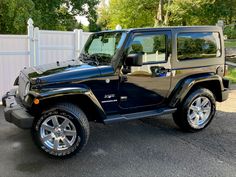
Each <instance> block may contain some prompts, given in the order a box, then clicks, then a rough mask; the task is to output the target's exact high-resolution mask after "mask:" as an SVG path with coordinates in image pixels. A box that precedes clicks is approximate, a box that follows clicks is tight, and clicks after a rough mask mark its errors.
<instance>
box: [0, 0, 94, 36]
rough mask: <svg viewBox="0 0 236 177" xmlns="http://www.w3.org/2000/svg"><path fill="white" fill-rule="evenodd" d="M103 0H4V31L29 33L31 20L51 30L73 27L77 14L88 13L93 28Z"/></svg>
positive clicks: (0, 13) (0, 18)
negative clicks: (28, 21) (28, 23)
mask: <svg viewBox="0 0 236 177" xmlns="http://www.w3.org/2000/svg"><path fill="white" fill-rule="evenodd" d="M98 3H99V0H89V1H87V0H79V1H78V0H0V33H1V34H7V33H11V34H22V33H26V28H27V20H28V18H32V19H33V21H34V24H35V26H38V27H39V28H41V29H49V30H73V29H74V28H76V27H77V26H78V25H79V24H78V22H77V20H76V18H75V16H76V15H85V16H87V17H88V20H89V22H90V27H89V28H90V29H94V28H97V27H96V20H97V13H96V5H97V4H98Z"/></svg>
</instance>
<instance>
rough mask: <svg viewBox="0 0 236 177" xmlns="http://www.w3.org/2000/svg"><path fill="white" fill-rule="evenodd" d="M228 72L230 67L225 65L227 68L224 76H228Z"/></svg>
mask: <svg viewBox="0 0 236 177" xmlns="http://www.w3.org/2000/svg"><path fill="white" fill-rule="evenodd" d="M228 71H229V67H228V65H225V67H224V76H227V75H228Z"/></svg>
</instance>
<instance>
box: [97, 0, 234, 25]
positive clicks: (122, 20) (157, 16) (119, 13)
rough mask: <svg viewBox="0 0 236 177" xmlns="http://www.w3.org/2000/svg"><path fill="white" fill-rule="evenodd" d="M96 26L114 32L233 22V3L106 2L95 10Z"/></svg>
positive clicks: (172, 0) (195, 0)
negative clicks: (125, 29) (96, 12)
mask: <svg viewBox="0 0 236 177" xmlns="http://www.w3.org/2000/svg"><path fill="white" fill-rule="evenodd" d="M98 13H99V19H98V23H99V24H100V25H101V26H102V27H103V28H105V29H106V28H112V29H114V28H115V26H116V25H117V24H120V25H121V26H122V27H124V28H132V27H149V26H162V25H215V24H216V22H217V21H218V20H219V19H223V20H224V21H225V22H226V24H229V23H233V22H234V21H235V20H236V0H110V5H109V6H107V5H105V6H104V5H102V6H101V7H100V8H99V9H98Z"/></svg>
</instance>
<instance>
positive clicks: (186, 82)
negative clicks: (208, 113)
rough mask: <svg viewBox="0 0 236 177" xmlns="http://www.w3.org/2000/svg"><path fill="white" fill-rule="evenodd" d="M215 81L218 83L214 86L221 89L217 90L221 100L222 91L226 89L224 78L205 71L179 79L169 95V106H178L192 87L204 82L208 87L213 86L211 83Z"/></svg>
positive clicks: (199, 85) (218, 98)
mask: <svg viewBox="0 0 236 177" xmlns="http://www.w3.org/2000/svg"><path fill="white" fill-rule="evenodd" d="M213 82H214V83H217V84H216V85H215V86H214V87H217V88H216V89H218V90H219V92H217V94H218V97H217V100H218V101H221V99H222V91H223V90H224V85H223V82H222V78H221V77H220V76H218V75H215V74H214V73H205V74H197V75H193V76H189V77H187V78H184V79H182V80H181V81H179V83H178V84H177V85H176V87H175V88H174V90H173V91H172V93H171V95H170V97H169V106H171V107H177V106H178V105H179V104H180V103H181V102H182V101H183V100H184V98H185V97H186V96H187V94H188V93H189V92H190V90H191V89H193V88H195V87H201V85H203V84H204V85H206V88H208V87H212V85H209V84H214V83H213ZM208 83H209V84H208ZM207 85H208V86H207ZM211 91H212V90H211ZM215 96H216V95H215Z"/></svg>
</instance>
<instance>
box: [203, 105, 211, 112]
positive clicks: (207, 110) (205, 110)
mask: <svg viewBox="0 0 236 177" xmlns="http://www.w3.org/2000/svg"><path fill="white" fill-rule="evenodd" d="M210 111H211V107H210V106H207V107H204V108H203V112H210Z"/></svg>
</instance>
